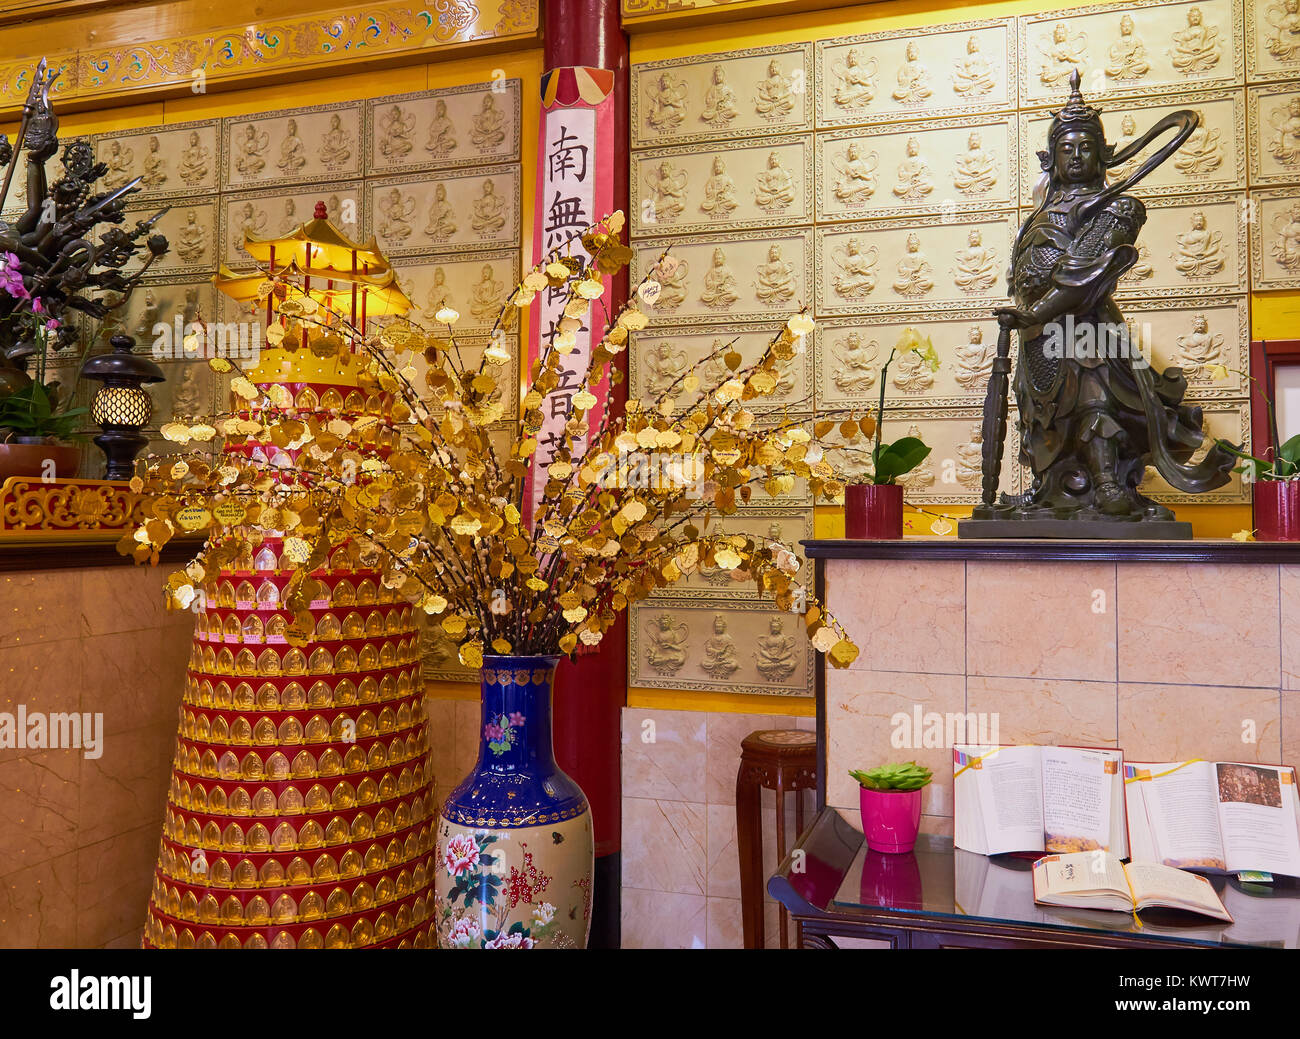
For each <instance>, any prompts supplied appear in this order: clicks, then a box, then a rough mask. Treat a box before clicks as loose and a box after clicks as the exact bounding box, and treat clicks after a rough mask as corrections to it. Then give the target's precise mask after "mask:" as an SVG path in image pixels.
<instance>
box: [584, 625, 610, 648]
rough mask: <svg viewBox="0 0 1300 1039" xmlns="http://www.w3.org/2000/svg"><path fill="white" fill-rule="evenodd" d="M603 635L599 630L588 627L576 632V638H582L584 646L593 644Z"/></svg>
mask: <svg viewBox="0 0 1300 1039" xmlns="http://www.w3.org/2000/svg"><path fill="white" fill-rule="evenodd" d="M604 637H605V636H604V634H602V633H601V632H599V631H592V630H591V629H590V628H583V629H582V630H581V631H580V632H578V638H579V639H581V640H582V644H583V645H584V646H594V645H596V644H597V643H598V642H599V641H600V640H601V639H603V638H604Z"/></svg>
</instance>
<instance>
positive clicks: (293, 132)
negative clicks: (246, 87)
mask: <svg viewBox="0 0 1300 1039" xmlns="http://www.w3.org/2000/svg"><path fill="white" fill-rule="evenodd" d="M361 122H362V117H361V103H360V102H348V103H346V104H341V105H313V106H311V107H309V108H294V109H286V110H283V111H279V112H263V113H261V114H258V115H251V116H231V117H229V118H226V119H224V120H222V128H221V129H222V140H223V142H224V143H223V148H224V151H225V177H224V179H223V181H222V188H223V189H224V190H227V191H239V190H241V189H244V188H250V187H253V186H255V185H258V184H323V183H331V182H333V181H338V180H347V179H349V178H352V177H359V176H361V152H362V149H361ZM308 219H310V215H309V216H308Z"/></svg>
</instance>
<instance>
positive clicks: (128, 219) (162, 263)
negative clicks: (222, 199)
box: [95, 195, 218, 277]
mask: <svg viewBox="0 0 1300 1039" xmlns="http://www.w3.org/2000/svg"><path fill="white" fill-rule="evenodd" d="M160 209H166V210H167V211H166V212H165V213H163V214H162V216H161V217H159V218H158V220H157V222H155V223H154V224H153V226H152V227H151V228H150V231H149V234H155V233H156V234H161V235H164V236H165V237H166V238H167V242H168V245H169V248H168V250H167V251H166V252H165V253H163V255H162V256H160V257H158V259H156V260H154V262H153V263H152V264H150V266H149V276H150V277H155V276H157V275H162V274H195V273H199V272H203V271H207V272H209V273H215V272H216V269H217V258H218V254H217V239H218V235H217V210H218V207H217V196H215V195H208V196H205V197H202V198H178V199H172V200H171V201H169V202H167V203H165V204H164V205H159V204H158V203H156V202H154V203H150V202H142V203H140V204H138V205H135V204H133V205H130V206H128V207H127V208H126V210H125V213H124V216H123V220H122V223H121V224H99V225H97V226H96V228H95V236H96V238H99V237H100V236H101V235H103V234H104V233H105V232H106V231H107V230H108V229H109V228H110V227H117V228H120V229H123V230H130V229H133V228H134V227H135V225H136V223H137V222H138V221H141V220H149V219H151V218H152V217H153V216H154V214H155V213H157V212H158V211H159V210H160ZM141 254H143V255H141ZM148 255H149V251H148V250H147V249H141V250H140V251H139V252H138V253H137V254H136V255H135V256H132V257H131V259H130V260H128V261H127V263H126V265H125V266H124V267H123V268H122V270H123V271H125V272H131V271H137V270H139V269H140V268H141V267H142V266H143V265H144V258H145V257H147V256H148Z"/></svg>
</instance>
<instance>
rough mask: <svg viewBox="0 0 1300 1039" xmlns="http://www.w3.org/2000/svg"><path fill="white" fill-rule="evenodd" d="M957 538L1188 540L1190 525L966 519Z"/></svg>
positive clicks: (1096, 520)
mask: <svg viewBox="0 0 1300 1039" xmlns="http://www.w3.org/2000/svg"><path fill="white" fill-rule="evenodd" d="M957 536H958V537H959V538H1053V539H1067V540H1072V541H1073V540H1077V541H1084V540H1087V541H1190V540H1191V539H1192V525H1191V524H1190V523H1182V522H1179V521H1178V520H1102V519H1092V520H1081V519H1051V518H1042V519H1001V518H999V519H968V520H961V521H960V522H959V523H958V524H957Z"/></svg>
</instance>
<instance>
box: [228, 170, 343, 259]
mask: <svg viewBox="0 0 1300 1039" xmlns="http://www.w3.org/2000/svg"><path fill="white" fill-rule="evenodd" d="M317 202H324V203H325V211H326V214H327V216H328V217H329V219H330V221H331V222H332V223H333V224H334V225H335V226H336V227H337V228H338V229H339V230H340V231H342V232H343V233H344V234H345V235H347V236H348V237H350V238H354V239H355V238H358V237H359V236H360V235H361V232H362V227H361V219H362V210H363V208H364V200H363V195H362V185H361V182H360V181H352V182H344V183H337V184H330V185H327V186H324V187H317V188H292V189H290V190H287V191H265V190H263V191H245V192H241V193H237V194H231V195H222V196H221V247H220V257H221V262H222V263H224V264H225V265H226V266H228V267H232V268H235V269H236V270H241V269H242V270H248V269H249V268H251V267H253V266H255V265H254V263H253V260H252V258H251V257H250V256H249V255H248V254H247V253H246V252H244V234H245V232H247V233H249V234H252V235H256V236H258V237H261V238H266V237H269V236H271V235H278V234H283V233H284V232H286V231H289V230H292V229H293V228H295V227H297V226H298V225H299V224H302V223H305V222H306V221H308V220H311V219H312V216H313V214H314V213H315V210H316V203H317ZM277 262H278V258H277Z"/></svg>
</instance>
